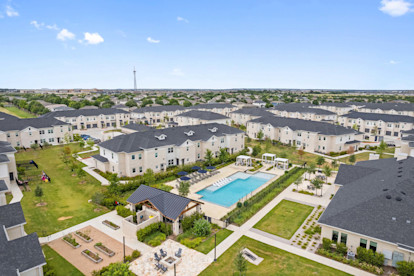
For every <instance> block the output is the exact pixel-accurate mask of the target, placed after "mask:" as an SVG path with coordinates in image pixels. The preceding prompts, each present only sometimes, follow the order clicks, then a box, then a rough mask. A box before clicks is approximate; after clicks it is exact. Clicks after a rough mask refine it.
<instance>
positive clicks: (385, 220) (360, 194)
mask: <svg viewBox="0 0 414 276" xmlns="http://www.w3.org/2000/svg"><path fill="white" fill-rule="evenodd" d="M413 176H414V158H412V157H408V158H407V159H405V160H399V161H397V160H396V159H394V158H389V159H379V160H371V161H363V162H358V163H357V164H356V165H355V166H349V165H341V166H340V168H339V172H338V176H337V179H336V181H335V182H336V183H339V184H343V187H341V188H340V189H339V190H338V192H337V193H336V195H335V196H334V198H333V199H332V201H331V202H330V204H329V205H328V207H327V208H326V210H325V212H324V213H323V215H322V216H321V218H320V219H319V223H322V224H325V225H329V226H331V227H334V228H340V229H344V230H347V231H351V232H354V233H359V234H361V235H365V236H369V237H373V238H376V239H379V240H383V241H387V242H391V243H395V244H397V243H399V244H402V245H405V246H410V247H414V179H413ZM393 218H394V219H393ZM407 221H409V222H407Z"/></svg>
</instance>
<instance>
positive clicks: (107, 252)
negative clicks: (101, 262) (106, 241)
mask: <svg viewBox="0 0 414 276" xmlns="http://www.w3.org/2000/svg"><path fill="white" fill-rule="evenodd" d="M94 247H95V248H96V249H98V250H99V251H101V252H102V253H104V254H105V255H107V256H109V257H112V256H114V255H115V252H114V251H112V250H111V249H109V248H108V247H106V246H105V245H103V244H102V243H101V242H98V243H95V245H94Z"/></svg>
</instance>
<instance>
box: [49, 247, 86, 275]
mask: <svg viewBox="0 0 414 276" xmlns="http://www.w3.org/2000/svg"><path fill="white" fill-rule="evenodd" d="M42 249H43V252H44V253H45V256H46V262H47V263H48V264H49V265H50V266H52V267H53V270H54V271H55V273H56V274H54V275H56V276H82V275H84V274H83V273H82V272H80V271H79V270H78V269H77V268H76V267H74V266H73V265H72V264H71V263H69V262H68V261H66V259H64V258H63V257H62V256H60V255H59V254H58V253H57V252H56V251H55V250H53V249H52V248H50V247H49V246H48V245H44V246H42Z"/></svg>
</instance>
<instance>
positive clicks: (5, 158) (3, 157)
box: [0, 154, 10, 163]
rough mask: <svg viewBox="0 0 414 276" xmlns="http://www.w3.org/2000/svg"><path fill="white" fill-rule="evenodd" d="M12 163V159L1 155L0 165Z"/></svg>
mask: <svg viewBox="0 0 414 276" xmlns="http://www.w3.org/2000/svg"><path fill="white" fill-rule="evenodd" d="M6 162H10V159H9V158H8V157H7V155H5V154H0V163H6Z"/></svg>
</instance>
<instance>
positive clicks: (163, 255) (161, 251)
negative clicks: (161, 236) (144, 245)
mask: <svg viewBox="0 0 414 276" xmlns="http://www.w3.org/2000/svg"><path fill="white" fill-rule="evenodd" d="M160 253H161V257H162V258H164V257H165V256H167V252H165V251H164V250H162V248H161V249H160Z"/></svg>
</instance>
